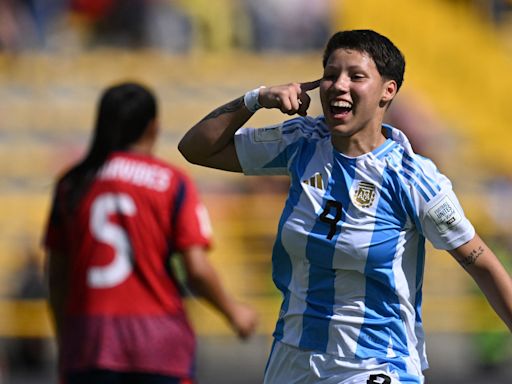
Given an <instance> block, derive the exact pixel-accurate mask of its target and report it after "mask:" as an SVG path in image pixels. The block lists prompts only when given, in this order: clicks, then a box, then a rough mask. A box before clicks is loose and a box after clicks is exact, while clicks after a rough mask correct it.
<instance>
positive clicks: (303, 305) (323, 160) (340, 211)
mask: <svg viewBox="0 0 512 384" xmlns="http://www.w3.org/2000/svg"><path fill="white" fill-rule="evenodd" d="M383 132H384V133H385V136H386V137H387V140H386V141H385V142H384V144H382V145H381V146H380V147H378V148H376V149H375V150H374V151H372V152H370V153H367V154H364V155H361V156H358V157H355V158H352V157H347V156H345V155H343V154H341V153H339V152H338V151H336V150H335V149H334V148H333V146H332V143H331V137H330V133H329V129H328V127H327V126H326V125H325V122H324V119H323V117H317V118H312V117H299V118H295V119H292V120H289V121H286V122H284V123H282V124H279V125H276V126H271V127H267V128H260V129H254V128H241V129H239V130H238V131H237V133H236V135H235V145H236V151H237V155H238V158H239V160H240V164H241V165H242V169H243V171H244V173H245V174H247V175H289V177H290V189H289V194H288V197H287V200H286V203H285V207H284V209H283V212H282V215H281V218H280V221H279V226H278V229H277V236H276V240H275V244H274V248H273V255H272V277H273V281H274V283H275V285H276V286H277V288H278V289H279V290H280V291H281V292H282V294H283V302H282V305H281V310H280V314H279V318H278V321H277V324H276V328H275V332H274V337H275V339H276V340H279V341H281V342H283V343H286V344H289V345H292V346H295V347H298V348H300V349H303V350H313V351H318V352H322V353H329V354H333V355H336V356H339V357H340V358H346V359H356V360H364V359H370V358H378V359H381V360H382V361H393V362H395V363H396V362H397V361H398V364H400V362H403V365H404V366H403V367H401V368H402V369H404V370H409V369H408V367H407V365H408V364H413V365H414V368H415V370H417V369H425V368H427V360H426V356H425V347H424V336H423V328H422V320H421V302H422V297H421V288H422V282H423V270H424V262H425V238H426V239H428V240H429V241H430V242H432V244H433V245H434V246H435V247H436V248H439V249H454V248H456V247H458V246H460V245H462V244H464V243H466V242H467V241H469V240H471V239H472V238H473V236H474V233H475V232H474V229H473V227H472V225H471V224H470V223H469V221H468V220H467V219H466V218H465V217H464V213H463V211H462V208H461V207H460V205H459V202H458V200H457V198H456V196H455V194H454V193H453V191H452V186H451V183H450V181H449V180H448V179H447V178H446V177H445V176H443V175H442V174H441V173H439V171H438V170H437V168H436V167H435V165H434V164H433V163H432V162H431V161H430V160H428V159H426V158H423V157H421V156H418V155H416V154H415V153H414V152H413V151H412V148H411V146H410V144H409V142H408V140H407V138H406V137H405V135H404V134H403V133H402V132H400V131H399V130H397V129H395V128H393V127H391V126H387V125H384V126H383Z"/></svg>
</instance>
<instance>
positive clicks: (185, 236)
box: [45, 83, 257, 384]
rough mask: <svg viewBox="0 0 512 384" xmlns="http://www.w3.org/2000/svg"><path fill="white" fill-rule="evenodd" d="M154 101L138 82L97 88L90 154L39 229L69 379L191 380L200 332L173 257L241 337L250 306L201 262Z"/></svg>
mask: <svg viewBox="0 0 512 384" xmlns="http://www.w3.org/2000/svg"><path fill="white" fill-rule="evenodd" d="M157 135H158V121H157V104H156V100H155V97H154V96H153V94H152V92H151V91H149V90H148V89H146V88H145V87H143V86H141V85H139V84H135V83H123V84H119V85H116V86H113V87H111V88H109V89H107V90H106V91H105V93H104V94H103V96H102V98H101V100H100V104H99V111H98V116H97V122H96V127H95V132H94V137H93V140H92V144H91V146H90V148H89V151H88V153H87V154H86V156H85V157H84V158H83V159H82V160H81V161H79V162H78V163H77V164H76V165H74V166H73V167H72V168H71V169H70V170H69V171H68V172H66V173H65V174H64V176H62V177H61V178H60V179H59V180H58V183H57V185H56V188H55V194H54V200H53V205H52V209H51V215H50V218H49V223H48V227H47V230H46V235H45V246H46V248H47V254H48V280H49V292H50V295H49V304H50V309H51V312H52V315H53V317H54V320H55V329H56V336H57V342H58V347H59V371H60V374H61V377H62V379H63V381H64V382H65V383H66V384H76V383H95V384H103V383H105V384H106V383H108V384H113V383H145V384H152V383H159V384H160V383H161V384H170V383H190V382H192V381H193V379H194V360H195V337H194V333H193V330H192V329H191V325H190V324H189V321H188V320H187V317H186V314H185V310H184V306H183V302H182V295H181V292H180V286H179V284H178V282H177V278H176V276H175V274H174V272H173V270H172V268H171V267H170V265H171V264H170V262H169V261H170V257H171V255H173V254H180V255H181V256H182V259H183V265H184V267H185V271H186V275H187V284H188V285H189V286H190V287H191V288H192V290H193V291H195V292H196V293H197V294H199V295H201V296H203V297H204V298H205V299H206V300H207V301H209V302H210V303H211V304H212V305H213V306H214V307H215V308H216V309H217V310H218V311H220V312H221V313H222V314H223V315H224V316H225V317H226V318H227V320H228V321H229V323H230V325H231V326H232V328H233V329H234V331H235V332H236V333H237V334H238V336H239V337H240V338H246V337H248V336H249V335H250V334H251V333H252V332H253V331H254V329H255V326H256V323H257V319H256V314H255V312H254V311H253V309H251V308H250V307H248V306H246V305H245V304H241V303H238V302H237V301H235V300H234V299H233V298H232V297H231V296H230V295H229V294H228V293H227V292H226V291H225V290H224V288H223V286H222V284H221V282H220V280H219V278H218V275H217V274H216V272H215V270H214V269H213V268H212V265H211V264H210V262H209V261H208V259H207V250H208V247H209V245H210V226H209V220H208V215H207V212H206V209H205V207H204V206H203V205H202V204H201V203H200V201H199V199H198V194H197V192H196V189H195V187H194V184H193V183H192V182H191V180H190V179H189V178H188V177H187V175H186V174H184V173H183V172H182V171H180V170H179V169H177V168H176V167H174V166H172V165H170V164H168V163H166V162H164V161H162V160H159V159H157V158H155V157H154V156H153V155H152V150H153V145H154V143H155V140H156V138H157Z"/></svg>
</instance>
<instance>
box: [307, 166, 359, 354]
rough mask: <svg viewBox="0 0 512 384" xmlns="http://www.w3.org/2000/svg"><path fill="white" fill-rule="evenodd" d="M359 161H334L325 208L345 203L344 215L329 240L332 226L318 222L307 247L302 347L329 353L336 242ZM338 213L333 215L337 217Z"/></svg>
mask: <svg viewBox="0 0 512 384" xmlns="http://www.w3.org/2000/svg"><path fill="white" fill-rule="evenodd" d="M355 165H356V161H355V160H352V159H351V160H347V159H345V158H342V159H341V161H339V160H338V159H334V161H333V170H332V176H331V179H330V180H329V185H328V187H327V191H326V193H325V195H324V198H323V207H325V206H326V204H327V202H328V201H329V200H335V201H338V202H340V203H341V206H342V215H341V219H340V221H339V222H338V223H337V225H336V226H337V228H336V232H335V234H334V236H333V237H332V238H331V239H330V240H329V239H328V237H327V236H328V234H329V232H330V231H331V225H330V224H329V223H326V222H324V221H321V220H320V219H319V218H318V219H317V221H316V223H315V225H314V227H313V229H312V230H311V233H310V235H309V236H308V243H307V245H306V258H307V260H308V261H309V264H310V267H309V284H308V292H307V295H306V310H305V311H304V315H303V321H302V335H301V339H300V342H299V347H300V348H304V349H312V350H316V351H322V352H325V351H326V350H327V344H328V342H329V322H330V318H331V317H332V315H333V307H334V302H335V300H334V299H335V279H336V270H335V269H333V268H332V264H333V257H334V252H335V249H336V240H337V238H338V236H339V233H340V230H341V224H342V222H343V221H344V220H345V213H344V211H345V209H346V207H348V205H349V204H350V197H349V190H350V187H351V185H352V182H353V180H354V175H355ZM334 215H335V213H334V212H333V213H332V216H334Z"/></svg>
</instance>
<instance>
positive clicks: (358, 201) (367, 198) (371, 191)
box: [352, 181, 375, 208]
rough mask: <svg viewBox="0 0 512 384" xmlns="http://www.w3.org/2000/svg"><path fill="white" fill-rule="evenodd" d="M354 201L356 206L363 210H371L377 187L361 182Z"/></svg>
mask: <svg viewBox="0 0 512 384" xmlns="http://www.w3.org/2000/svg"><path fill="white" fill-rule="evenodd" d="M352 200H353V202H354V204H355V205H357V206H359V207H361V208H370V207H371V206H372V205H373V202H374V201H375V185H373V184H372V183H367V182H365V181H360V182H359V184H358V186H357V188H356V190H355V192H354V197H353V199H352Z"/></svg>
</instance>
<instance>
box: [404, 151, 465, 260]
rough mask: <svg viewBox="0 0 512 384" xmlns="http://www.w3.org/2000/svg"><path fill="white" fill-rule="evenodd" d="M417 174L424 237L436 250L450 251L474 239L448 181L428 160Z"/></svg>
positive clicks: (415, 190)
mask: <svg viewBox="0 0 512 384" xmlns="http://www.w3.org/2000/svg"><path fill="white" fill-rule="evenodd" d="M422 171H423V172H416V173H415V179H416V181H417V182H416V183H415V186H414V187H413V188H412V189H411V190H412V191H413V199H414V200H415V203H416V206H417V211H418V216H419V220H420V223H421V227H422V232H423V235H424V236H425V237H426V238H427V239H428V240H429V241H430V242H431V243H432V245H433V246H434V247H435V248H437V249H444V250H451V249H455V248H457V247H459V246H461V245H463V244H464V243H467V242H468V241H470V240H471V239H472V238H473V237H474V236H475V229H474V228H473V225H472V224H471V222H470V221H469V220H468V219H467V218H466V216H465V215H464V211H463V209H462V207H461V205H460V203H459V200H458V199H457V196H456V195H455V193H454V192H453V189H452V184H451V182H450V180H449V179H448V178H447V177H446V176H444V175H443V174H441V173H440V172H439V171H438V170H437V168H436V167H435V165H434V164H433V163H432V162H431V161H429V160H428V161H427V160H426V159H425V160H424V166H423V167H422Z"/></svg>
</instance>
